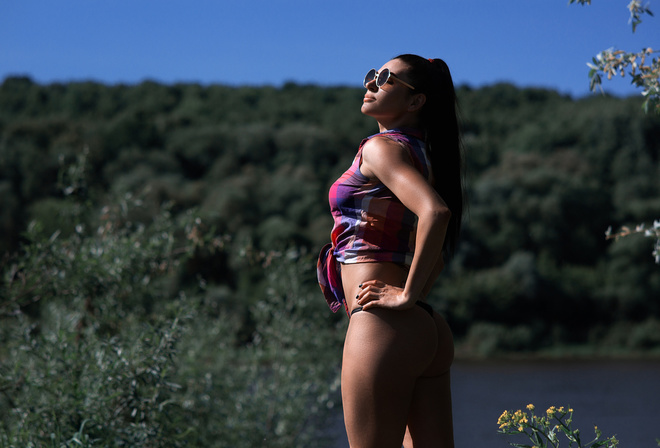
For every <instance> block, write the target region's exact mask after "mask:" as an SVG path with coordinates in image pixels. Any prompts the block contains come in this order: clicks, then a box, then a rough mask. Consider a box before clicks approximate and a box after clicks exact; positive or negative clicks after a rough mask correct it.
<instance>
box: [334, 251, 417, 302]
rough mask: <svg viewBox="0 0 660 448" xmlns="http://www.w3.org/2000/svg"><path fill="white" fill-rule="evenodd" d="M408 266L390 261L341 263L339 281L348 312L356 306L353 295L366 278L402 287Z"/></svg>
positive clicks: (357, 291) (355, 294)
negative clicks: (342, 286) (342, 287)
mask: <svg viewBox="0 0 660 448" xmlns="http://www.w3.org/2000/svg"><path fill="white" fill-rule="evenodd" d="M408 270H409V267H408V266H406V265H402V264H397V263H390V262H371V263H352V264H342V265H341V281H342V283H343V285H344V295H345V296H346V303H347V304H348V312H349V313H350V312H351V311H353V309H355V307H357V306H358V305H357V302H356V300H355V296H357V295H358V293H359V292H360V284H361V283H362V282H366V281H368V280H380V281H382V282H385V283H387V284H388V285H393V286H399V287H403V286H404V285H405V283H406V278H407V277H408Z"/></svg>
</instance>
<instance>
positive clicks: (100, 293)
mask: <svg viewBox="0 0 660 448" xmlns="http://www.w3.org/2000/svg"><path fill="white" fill-rule="evenodd" d="M85 160H86V159H85V158H84V157H82V158H80V159H78V162H77V164H76V165H77V167H69V169H67V168H65V169H64V173H65V174H63V175H62V177H61V178H62V180H63V181H65V182H64V183H65V184H67V185H68V186H69V187H70V186H71V185H73V182H72V181H74V180H75V179H77V178H78V177H77V176H75V174H81V173H83V172H84V171H85ZM67 188H68V187H67ZM78 199H79V198H73V197H69V198H68V199H66V200H67V201H69V202H70V203H71V206H70V207H69V208H74V209H75V207H73V206H74V205H75V206H77V207H78V208H79V211H78V213H69V214H67V215H66V218H68V219H69V220H70V221H71V222H73V223H75V222H78V224H74V225H73V226H72V229H73V230H72V231H71V232H69V233H68V234H65V232H63V231H60V230H56V231H55V232H53V233H51V232H50V231H48V232H47V231H46V226H45V225H44V224H42V223H41V222H40V221H36V220H35V221H32V222H31V224H30V225H29V226H28V229H27V231H26V232H25V235H24V238H25V241H26V242H25V244H23V245H22V247H21V251H20V252H19V253H17V254H16V255H14V256H12V257H10V258H6V259H5V260H4V261H3V266H2V267H3V270H2V271H3V279H2V283H1V284H0V421H1V422H2V423H1V424H0V446H3V447H4V446H54V447H60V446H86V447H92V446H97V447H118V446H133V447H139V446H149V447H178V446H205V447H253V446H260V445H262V444H264V443H266V444H267V445H268V446H273V447H291V446H310V444H311V441H312V440H313V441H314V444H315V445H319V446H321V445H322V444H323V441H324V440H326V438H327V437H328V434H327V433H324V430H325V429H324V427H323V424H322V422H323V419H324V416H325V415H326V413H327V412H329V411H330V410H331V409H332V408H333V407H334V406H335V403H336V400H337V398H338V397H337V389H338V365H337V362H336V359H337V356H338V354H339V351H340V338H341V330H342V329H341V328H335V323H334V321H333V320H332V319H330V320H329V319H328V318H327V317H328V316H327V308H326V307H325V304H324V303H323V301H322V300H317V299H318V297H317V296H318V287H317V286H316V284H315V282H314V278H313V277H312V278H310V276H309V273H310V269H309V267H310V265H311V260H310V258H309V257H308V256H307V255H305V254H304V253H299V252H296V251H291V250H290V251H287V252H286V253H275V252H270V253H268V254H263V255H262V254H256V255H255V254H252V255H250V254H249V253H247V252H243V255H240V256H239V257H238V258H239V260H242V261H239V262H238V263H237V265H238V266H244V267H249V266H250V265H255V264H256V265H258V266H259V269H260V270H261V271H262V272H263V273H264V275H265V278H264V279H263V282H264V285H265V287H264V295H263V296H260V297H257V298H255V299H253V300H248V299H247V298H246V297H242V296H241V294H242V293H241V292H239V291H232V290H231V289H223V288H221V287H219V286H211V287H210V286H209V284H208V281H207V279H206V278H204V277H203V276H201V275H200V274H201V273H203V271H199V272H198V273H197V277H196V281H193V282H190V281H182V276H185V275H186V274H187V271H188V269H189V268H190V266H192V265H193V264H194V261H195V260H196V259H200V258H201V259H203V258H206V259H212V258H213V257H215V258H218V257H220V258H222V256H223V254H225V256H226V251H227V249H228V242H229V241H230V238H228V237H226V236H222V235H217V234H215V232H213V230H212V229H209V228H207V227H206V226H205V225H204V223H203V221H202V220H201V219H200V218H199V217H198V216H196V215H195V214H194V213H193V212H192V211H187V212H185V213H181V214H179V215H177V216H174V215H173V214H172V212H171V209H169V208H161V209H160V210H159V211H158V212H157V213H156V214H155V215H150V216H149V217H148V219H145V220H143V222H140V221H135V220H134V218H136V217H140V216H143V215H142V214H141V213H140V212H141V209H142V204H144V198H142V197H135V196H133V195H131V194H126V195H124V196H121V197H120V198H119V199H118V200H117V201H116V202H112V201H111V202H110V203H109V204H108V205H106V206H103V207H101V209H100V210H97V211H94V210H90V209H89V208H88V207H89V206H88V205H85V204H86V203H85V202H84V201H83V202H80V201H79V200H78ZM44 216H47V215H46V214H45V213H44ZM83 218H84V219H85V221H83V220H82V219H83ZM57 224H61V225H62V226H63V227H71V226H69V225H68V224H69V223H68V222H67V221H66V220H61V221H58V222H56V223H51V224H50V225H51V226H56V225H57ZM241 302H243V303H242V304H241V305H237V304H238V303H241ZM265 441H266V442H265Z"/></svg>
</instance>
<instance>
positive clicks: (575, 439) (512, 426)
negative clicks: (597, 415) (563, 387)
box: [497, 404, 619, 448]
mask: <svg viewBox="0 0 660 448" xmlns="http://www.w3.org/2000/svg"><path fill="white" fill-rule="evenodd" d="M534 409H535V407H534V405H532V404H529V405H527V410H528V411H529V413H527V412H524V411H522V410H517V411H515V412H510V411H504V413H503V414H502V415H501V416H500V418H499V419H498V420H497V424H498V425H500V428H499V431H498V432H499V433H500V434H506V435H524V436H526V437H527V438H528V439H529V440H530V441H531V442H532V445H525V444H522V443H515V442H510V445H512V446H515V447H520V448H547V447H553V448H557V447H559V446H561V443H560V436H562V435H563V436H565V437H566V439H567V440H568V446H569V448H570V447H576V448H583V447H584V448H587V447H591V448H598V447H606V448H615V447H617V446H619V441H618V440H617V439H616V437H614V436H612V437H608V438H605V439H602V440H601V437H602V436H603V432H602V431H601V430H600V429H598V427H597V426H596V427H595V428H594V433H595V438H594V439H593V440H591V441H590V442H587V443H583V442H582V436H581V433H580V430H579V429H573V426H572V424H573V409H571V408H570V407H568V408H567V409H565V408H564V407H563V406H562V407H559V408H557V407H555V406H551V407H550V408H548V410H547V411H546V412H545V415H543V414H541V415H536V414H535V413H534ZM562 439H563V438H562Z"/></svg>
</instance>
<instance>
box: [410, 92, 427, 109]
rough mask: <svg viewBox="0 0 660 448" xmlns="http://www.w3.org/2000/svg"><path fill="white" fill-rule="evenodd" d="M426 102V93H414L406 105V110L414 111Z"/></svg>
mask: <svg viewBox="0 0 660 448" xmlns="http://www.w3.org/2000/svg"><path fill="white" fill-rule="evenodd" d="M425 103H426V95H424V94H423V93H417V94H414V95H413V97H412V100H411V101H410V104H409V105H408V112H416V111H418V110H420V109H421V108H422V106H423V105H424V104H425Z"/></svg>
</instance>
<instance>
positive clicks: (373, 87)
mask: <svg viewBox="0 0 660 448" xmlns="http://www.w3.org/2000/svg"><path fill="white" fill-rule="evenodd" d="M366 87H367V90H369V91H371V92H378V86H377V85H376V79H372V80H371V81H369V82H367V86H366Z"/></svg>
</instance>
